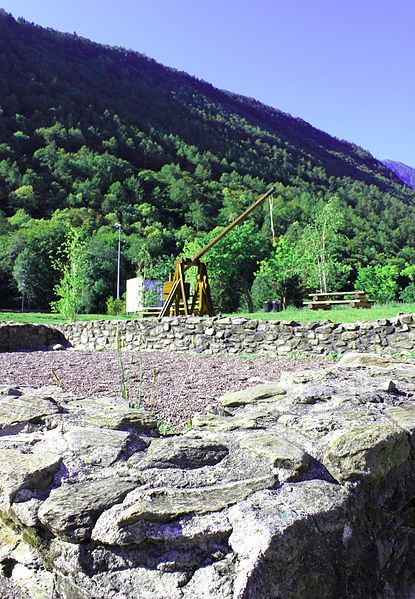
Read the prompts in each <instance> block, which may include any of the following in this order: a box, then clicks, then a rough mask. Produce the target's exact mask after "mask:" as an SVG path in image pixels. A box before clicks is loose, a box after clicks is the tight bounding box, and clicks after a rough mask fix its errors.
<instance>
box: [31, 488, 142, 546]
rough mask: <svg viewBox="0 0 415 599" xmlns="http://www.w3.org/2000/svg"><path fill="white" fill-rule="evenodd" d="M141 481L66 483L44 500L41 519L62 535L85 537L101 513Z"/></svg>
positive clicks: (79, 538) (80, 539) (81, 539)
mask: <svg viewBox="0 0 415 599" xmlns="http://www.w3.org/2000/svg"><path fill="white" fill-rule="evenodd" d="M139 484H140V482H139V481H138V480H131V479H128V478H122V477H111V478H104V479H101V480H96V481H85V482H80V483H75V484H72V485H69V484H67V485H63V486H62V487H59V488H57V489H54V490H53V491H52V492H51V494H50V495H49V497H48V498H47V500H46V501H45V502H44V503H43V505H42V507H41V508H40V510H39V513H38V517H39V520H40V521H41V522H42V524H44V525H45V526H46V527H47V528H49V530H51V531H52V532H53V533H54V534H55V535H57V536H59V537H63V538H68V539H76V540H77V541H85V540H87V539H89V538H90V536H91V532H92V529H93V527H94V524H95V522H96V520H97V519H98V517H99V516H100V514H102V512H104V511H105V510H107V509H108V508H110V507H111V506H112V505H114V504H116V503H120V502H121V501H122V500H123V499H124V497H125V496H126V495H127V493H128V492H129V491H132V490H133V489H135V488H136V487H137V486H138V485H139Z"/></svg>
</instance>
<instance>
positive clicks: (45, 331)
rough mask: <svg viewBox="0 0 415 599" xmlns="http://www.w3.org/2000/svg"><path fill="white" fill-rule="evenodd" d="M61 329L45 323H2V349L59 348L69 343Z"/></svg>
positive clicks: (0, 336)
mask: <svg viewBox="0 0 415 599" xmlns="http://www.w3.org/2000/svg"><path fill="white" fill-rule="evenodd" d="M67 343H68V342H67V340H66V339H65V337H64V335H63V334H62V332H61V331H59V330H58V329H56V328H54V327H50V326H47V325H43V324H36V325H35V324H29V323H14V322H3V323H0V351H21V350H28V351H30V350H39V349H54V348H55V349H57V348H58V346H59V347H62V346H64V345H67Z"/></svg>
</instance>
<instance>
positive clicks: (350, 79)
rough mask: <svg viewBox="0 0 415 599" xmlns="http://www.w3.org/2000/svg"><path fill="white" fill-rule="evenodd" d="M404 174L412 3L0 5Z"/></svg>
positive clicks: (413, 43) (413, 113)
mask: <svg viewBox="0 0 415 599" xmlns="http://www.w3.org/2000/svg"><path fill="white" fill-rule="evenodd" d="M0 6H1V7H2V8H4V9H5V10H6V11H8V12H10V13H12V14H13V16H14V17H19V16H21V17H24V18H25V19H26V20H28V21H33V22H34V23H37V24H39V25H42V26H47V27H52V28H53V29H57V30H59V31H67V32H74V31H76V33H77V34H78V35H80V36H83V37H87V38H89V39H92V40H94V41H97V42H100V43H105V44H110V45H116V46H123V47H126V48H129V49H133V50H138V51H139V52H143V53H145V54H147V55H148V56H150V57H152V58H154V59H156V60H157V61H158V62H161V63H162V64H165V65H167V66H170V67H174V68H176V69H179V70H183V71H186V72H188V73H190V74H191V75H195V76H196V77H198V78H200V79H204V80H205V81H209V82H210V83H212V84H213V85H215V86H217V87H219V88H222V89H228V90H231V91H234V92H237V93H241V94H243V95H246V96H250V97H254V98H256V99H258V100H260V101H262V102H264V103H266V104H269V105H271V106H274V107H275V108H279V109H280V110H283V111H284V112H288V113H290V114H292V115H293V116H298V117H301V118H303V119H304V120H306V121H308V122H309V123H311V124H312V125H314V126H316V127H318V128H319V129H322V130H324V131H326V132H327V133H330V134H332V135H335V136H336V137H339V138H341V139H346V140H348V141H352V142H354V143H356V144H358V145H360V146H362V147H363V148H364V149H366V150H369V151H370V152H371V153H372V154H373V155H374V156H375V157H376V158H380V159H383V158H389V159H392V160H398V161H400V162H404V163H406V164H408V165H410V166H413V167H415V68H414V67H415V0H0Z"/></svg>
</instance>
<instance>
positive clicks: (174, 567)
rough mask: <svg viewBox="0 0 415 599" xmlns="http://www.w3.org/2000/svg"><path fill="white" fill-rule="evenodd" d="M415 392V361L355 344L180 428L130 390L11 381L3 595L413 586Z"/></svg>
mask: <svg viewBox="0 0 415 599" xmlns="http://www.w3.org/2000/svg"><path fill="white" fill-rule="evenodd" d="M414 392H415V363H414V362H411V363H409V362H404V361H402V360H401V361H398V360H394V359H392V358H385V357H382V356H378V355H375V354H372V355H370V354H354V355H350V354H347V355H346V356H344V357H343V358H342V360H341V361H340V362H339V363H338V364H336V365H335V366H333V367H332V368H330V369H324V370H322V369H319V370H317V371H314V372H313V371H307V372H304V373H298V372H296V373H292V372H290V373H285V374H284V375H283V376H282V377H281V379H280V380H279V381H275V382H271V383H267V384H263V385H259V386H257V387H254V388H251V389H248V390H244V391H238V392H235V393H228V394H226V395H224V396H222V397H221V398H220V400H219V401H220V404H221V407H220V409H219V410H217V411H216V412H215V413H206V414H198V415H196V416H195V417H194V418H193V428H192V430H190V431H188V432H187V433H186V434H183V435H176V436H172V437H168V438H166V437H161V436H160V435H159V433H158V430H157V427H156V422H155V420H154V418H153V417H152V416H151V414H149V413H147V412H145V411H143V410H140V409H133V408H130V407H129V406H128V404H127V403H124V402H123V401H122V400H115V399H109V398H103V397H101V398H93V399H92V398H83V397H77V396H76V395H74V394H71V393H68V392H65V391H64V390H63V389H61V388H59V387H49V388H43V389H30V388H27V387H21V388H14V387H0V432H1V434H0V469H1V479H0V573H1V575H2V576H3V579H2V578H1V576H0V593H2V592H3V595H2V596H4V597H20V596H21V595H20V591H19V589H22V591H23V592H24V593H25V594H24V596H25V597H30V598H33V599H35V598H36V599H50V598H52V597H53V599H101V598H102V599H104V598H105V599H107V598H108V599H111V598H112V599H131V598H132V597H134V598H137V599H259V598H261V599H296V598H298V599H300V598H301V599H302V598H307V599H322V598H324V599H409V598H410V597H414V596H415V549H414V548H415V512H414V505H415V451H414V439H415V405H414ZM2 589H3V590H2Z"/></svg>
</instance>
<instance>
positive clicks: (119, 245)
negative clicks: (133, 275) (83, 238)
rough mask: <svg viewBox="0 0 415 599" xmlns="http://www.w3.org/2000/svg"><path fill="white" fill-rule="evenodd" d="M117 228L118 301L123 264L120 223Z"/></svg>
mask: <svg viewBox="0 0 415 599" xmlns="http://www.w3.org/2000/svg"><path fill="white" fill-rule="evenodd" d="M115 227H116V228H117V229H118V252H117V300H119V299H120V264H121V229H122V226H121V224H120V223H117V224H116V225H115Z"/></svg>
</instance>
